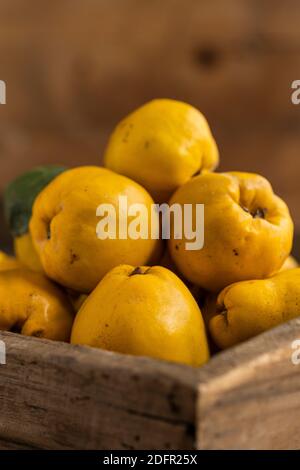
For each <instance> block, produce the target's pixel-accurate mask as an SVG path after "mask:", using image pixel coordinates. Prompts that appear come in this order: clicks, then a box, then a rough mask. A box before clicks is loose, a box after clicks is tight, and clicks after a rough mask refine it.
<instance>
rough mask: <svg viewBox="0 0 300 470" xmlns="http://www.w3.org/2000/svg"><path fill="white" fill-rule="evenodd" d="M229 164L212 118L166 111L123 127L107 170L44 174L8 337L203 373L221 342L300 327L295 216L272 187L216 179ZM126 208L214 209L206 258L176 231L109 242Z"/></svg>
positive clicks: (15, 202)
mask: <svg viewBox="0 0 300 470" xmlns="http://www.w3.org/2000/svg"><path fill="white" fill-rule="evenodd" d="M218 161H219V154H218V149H217V145H216V143H215V140H214V138H213V136H212V134H211V131H210V128H209V126H208V124H207V122H206V120H205V118H204V116H203V115H202V114H201V113H200V112H199V111H198V110H197V109H195V108H193V107H192V106H190V105H188V104H185V103H182V102H178V101H173V100H167V99H161V100H154V101H151V102H150V103H147V104H146V105H144V106H142V107H141V108H139V109H137V110H136V111H134V112H133V113H132V114H130V115H129V116H127V117H126V118H125V119H123V120H122V121H121V122H120V123H119V124H118V125H117V127H116V128H115V130H114V131H113V133H112V135H111V137H110V139H109V142H108V145H107V148H106V152H105V156H104V167H100V166H99V167H96V166H85V167H78V168H73V169H66V168H63V167H56V166H48V167H38V168H35V169H33V170H32V171H29V172H28V173H26V174H24V175H21V176H20V177H19V178H17V179H16V180H15V181H13V182H12V183H11V184H10V185H9V186H8V187H7V189H6V191H5V196H4V206H5V215H6V219H7V221H8V224H9V227H10V230H11V233H12V235H13V237H14V246H15V257H9V256H7V255H5V254H1V256H0V271H1V272H0V329H2V330H10V331H15V332H19V333H22V334H25V335H29V336H36V337H40V338H47V339H52V340H60V341H71V343H73V344H81V345H89V346H93V347H98V348H102V349H107V350H111V351H117V352H121V353H125V354H134V355H144V356H150V357H154V358H160V359H165V360H169V361H175V362H181V363H185V364H190V365H201V364H204V363H205V362H207V360H208V359H209V355H210V353H209V349H210V347H209V344H210V345H213V349H214V350H215V349H216V348H217V349H220V348H221V349H223V348H227V347H230V346H232V345H234V344H236V343H239V342H241V341H244V340H247V339H249V338H251V337H252V336H254V335H257V334H259V333H261V332H263V331H265V330H267V329H269V328H271V327H274V326H276V325H278V324H280V323H282V322H285V321H287V320H289V319H291V318H293V317H296V316H298V315H300V269H297V263H296V261H295V260H294V259H292V258H291V256H290V252H291V248H292V239H293V222H292V220H291V216H290V213H289V210H288V208H287V206H286V204H285V203H284V202H283V201H282V200H281V199H280V198H279V197H278V196H276V195H275V194H274V193H273V190H272V187H271V185H270V183H269V182H268V181H267V180H266V179H265V178H264V177H262V176H259V175H256V174H252V173H241V172H226V173H216V172H214V170H215V168H216V167H217V165H218ZM120 196H126V197H127V200H128V204H136V203H138V204H143V205H144V206H145V207H146V208H147V209H149V211H148V212H147V213H150V212H151V210H150V208H151V206H152V205H153V204H154V202H156V203H167V202H169V204H170V205H172V204H179V205H180V206H182V207H184V205H185V204H192V205H196V204H198V203H201V204H204V211H205V219H204V220H205V223H204V246H203V248H202V249H196V250H187V249H186V242H187V241H188V240H185V238H184V235H183V237H182V238H181V239H178V237H177V236H176V234H175V235H174V233H172V231H171V234H170V240H168V242H167V243H166V242H163V241H162V240H161V239H155V238H151V237H140V238H134V239H132V238H129V237H122V238H120V237H119V238H106V239H105V238H103V239H99V238H98V237H97V234H96V227H97V223H98V221H99V220H98V218H97V208H98V207H99V205H100V204H110V205H113V206H114V207H115V208H116V209H118V204H119V201H120ZM116 214H118V210H116ZM145 217H148V216H145ZM115 223H116V224H117V225H118V223H119V220H118V219H117V220H116V221H115ZM160 223H161V220H160V219H159V214H157V224H160Z"/></svg>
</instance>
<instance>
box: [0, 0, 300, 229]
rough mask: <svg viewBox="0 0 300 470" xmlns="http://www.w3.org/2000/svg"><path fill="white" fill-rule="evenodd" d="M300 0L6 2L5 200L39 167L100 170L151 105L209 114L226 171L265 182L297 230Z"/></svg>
mask: <svg viewBox="0 0 300 470" xmlns="http://www.w3.org/2000/svg"><path fill="white" fill-rule="evenodd" d="M299 23H300V3H299V1H298V0H286V1H285V2H282V1H281V0H260V1H257V0H226V1H224V0H210V1H209V2H203V1H201V2H200V1H195V0H164V2H162V1H161V0H152V1H151V2H149V1H148V0H114V1H109V0H98V1H95V0H77V1H76V2H74V1H72V0H60V1H58V0H56V1H53V2H48V3H47V2H43V3H41V2H39V1H38V0H1V2H0V61H1V62H0V63H1V68H0V75H1V76H0V79H2V80H5V81H6V82H7V105H5V106H0V192H1V190H2V189H3V186H4V185H5V183H6V182H7V181H9V180H10V179H11V178H13V177H14V176H15V175H16V174H18V173H20V172H21V171H23V170H24V169H26V168H30V167H31V166H32V165H34V164H42V163H46V162H53V163H58V162H59V163H65V164H70V165H78V164H85V163H99V162H100V161H101V157H102V154H103V149H104V146H105V143H106V140H107V137H108V134H109V132H110V131H111V129H112V127H113V126H114V124H115V123H116V122H117V121H118V120H119V119H120V118H121V117H123V116H124V115H126V114H127V113H128V112H129V111H131V110H132V109H133V108H135V107H137V106H139V105H141V104H142V103H144V102H145V101H147V100H149V99H151V98H153V97H172V98H177V99H182V100H185V101H188V102H191V103H193V104H194V105H195V106H197V107H199V108H200V109H201V110H202V111H203V112H204V113H205V114H206V115H207V117H208V119H209V122H210V123H211V126H212V128H213V130H214V133H215V136H216V138H217V141H218V143H219V146H220V150H221V158H222V164H221V167H220V168H221V169H230V170H238V169H242V170H248V171H255V172H258V173H262V174H264V175H266V176H267V177H268V178H269V179H270V180H271V181H272V183H273V185H274V188H275V189H276V191H277V192H278V193H279V194H281V195H282V196H283V197H284V198H285V199H286V200H287V202H288V203H289V205H290V206H291V209H292V213H293V216H294V218H295V220H296V223H297V225H298V226H299V225H300V209H299V203H298V201H299V198H300V189H299V188H300V186H299V183H298V180H299V171H300V160H299V148H300V137H299V136H300V132H299V130H300V107H299V106H298V107H297V106H294V105H292V103H291V100H290V95H291V89H290V86H291V83H292V81H293V80H295V79H298V78H299V70H300V29H299Z"/></svg>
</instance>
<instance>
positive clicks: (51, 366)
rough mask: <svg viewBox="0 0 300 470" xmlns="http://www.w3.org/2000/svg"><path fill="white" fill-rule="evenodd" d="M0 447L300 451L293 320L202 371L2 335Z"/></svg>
mask: <svg viewBox="0 0 300 470" xmlns="http://www.w3.org/2000/svg"><path fill="white" fill-rule="evenodd" d="M0 339H1V340H3V341H5V343H6V346H7V364H6V365H5V366H0V401H1V413H0V449H10V448H38V449H124V450H125V449H192V448H195V447H197V448H198V449H219V448H221V449H233V448H236V449H269V448H270V449H295V448H300V424H299V423H300V411H299V403H300V374H299V367H300V365H299V366H295V365H293V364H292V363H291V354H292V352H293V350H292V348H291V343H292V342H293V341H294V340H295V339H300V319H296V320H293V321H291V322H290V323H287V324H285V325H282V326H280V327H278V328H276V329H274V330H271V331H269V332H267V333H264V334H263V335H260V336H258V337H257V338H255V339H253V340H251V341H248V342H246V343H244V344H242V345H240V346H237V347H235V348H233V349H231V350H228V351H226V352H223V353H220V354H218V355H216V356H215V357H214V358H212V359H211V361H210V362H209V363H208V364H207V365H206V366H204V367H202V368H201V369H194V368H190V367H185V366H179V365H175V364H170V363H166V362H160V361H154V360H151V359H145V358H140V357H130V356H124V355H119V354H114V353H109V352H105V351H100V350H96V349H91V348H84V347H74V346H70V345H68V344H62V343H55V342H51V341H45V340H40V339H35V338H27V337H23V336H20V335H16V334H12V333H4V332H2V333H1V334H0Z"/></svg>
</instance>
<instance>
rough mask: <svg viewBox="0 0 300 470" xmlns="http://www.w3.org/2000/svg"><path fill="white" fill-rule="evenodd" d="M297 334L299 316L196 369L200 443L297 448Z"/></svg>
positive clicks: (219, 446)
mask: <svg viewBox="0 0 300 470" xmlns="http://www.w3.org/2000/svg"><path fill="white" fill-rule="evenodd" d="M296 339H300V319H296V320H293V321H292V322H289V323H287V324H284V325H281V326H279V327H277V328H275V329H273V330H270V331H268V332H267V333H265V334H263V335H260V336H258V337H256V338H255V339H252V340H251V341H248V342H246V343H244V344H242V345H240V346H238V347H235V348H233V349H231V350H228V351H227V352H225V353H222V354H220V355H218V356H216V357H214V358H213V359H212V360H211V362H210V364H209V365H208V366H207V370H206V371H204V370H202V371H201V372H200V377H201V380H200V385H199V390H198V391H199V395H198V407H197V416H198V418H197V422H198V426H197V445H198V447H199V448H201V449H275V450H277V449H300V407H299V405H300V364H299V365H294V364H293V363H292V361H291V355H292V353H293V352H294V351H295V350H294V349H292V342H293V341H294V340H296ZM205 373H206V374H207V377H204V375H205Z"/></svg>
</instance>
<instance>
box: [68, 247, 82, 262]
mask: <svg viewBox="0 0 300 470" xmlns="http://www.w3.org/2000/svg"><path fill="white" fill-rule="evenodd" d="M79 260H80V256H79V255H77V254H76V253H74V251H72V250H70V264H73V263H75V261H79Z"/></svg>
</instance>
